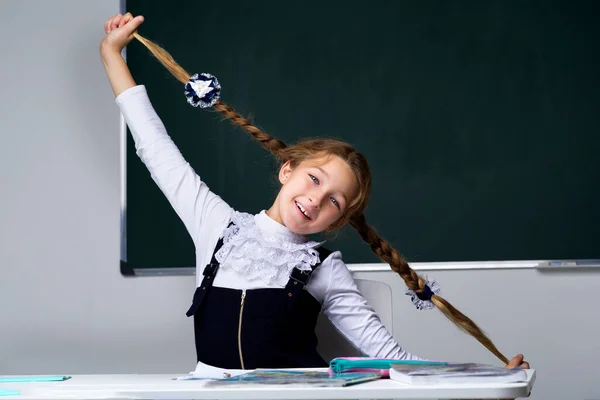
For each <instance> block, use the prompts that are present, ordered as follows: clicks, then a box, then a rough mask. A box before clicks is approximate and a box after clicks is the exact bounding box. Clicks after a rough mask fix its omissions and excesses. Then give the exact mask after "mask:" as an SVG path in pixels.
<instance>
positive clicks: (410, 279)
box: [133, 32, 509, 364]
mask: <svg viewBox="0 0 600 400" xmlns="http://www.w3.org/2000/svg"><path fill="white" fill-rule="evenodd" d="M133 36H134V37H135V38H136V39H137V40H139V41H140V42H141V43H142V44H143V45H144V46H146V47H147V48H148V49H149V50H150V52H152V54H153V55H154V56H155V57H156V58H157V59H158V60H159V61H160V62H161V63H162V64H163V65H164V66H165V67H166V68H167V69H168V70H169V71H170V72H171V73H172V74H173V76H174V77H175V78H177V79H178V80H179V81H180V82H182V83H183V84H188V82H189V80H190V74H188V73H187V72H186V71H185V70H184V69H183V68H181V67H180V66H179V65H178V64H177V63H176V62H175V60H173V58H172V57H171V55H170V54H169V53H168V52H166V51H165V50H163V49H162V48H161V47H159V46H158V45H156V44H154V43H152V42H151V41H150V40H148V39H146V38H144V37H142V36H140V35H139V34H138V33H137V32H136V33H134V34H133ZM212 104H213V107H214V108H215V109H216V110H217V111H219V112H221V113H222V114H223V115H224V116H225V118H228V119H230V120H231V121H232V122H233V123H234V124H235V125H238V126H240V127H242V128H243V129H244V130H246V131H247V132H248V133H249V134H250V135H252V137H254V138H255V139H256V140H258V141H259V142H260V144H261V145H262V146H263V147H264V148H265V149H267V150H269V151H270V152H271V153H272V154H274V155H275V156H276V157H278V158H279V159H286V158H288V157H289V154H290V153H291V152H290V149H291V148H290V147H287V146H286V145H285V143H283V142H282V141H280V140H277V139H274V138H273V137H272V136H271V135H269V134H267V133H265V132H263V131H261V130H260V129H259V128H257V127H256V126H254V125H252V123H251V122H250V121H249V120H248V119H246V118H244V117H242V116H241V115H239V114H238V113H237V112H236V111H235V110H234V109H233V108H231V107H229V106H228V105H226V104H224V103H223V102H221V101H220V100H216V101H213V103H212ZM323 142H326V141H325V140H324V141H311V142H307V143H309V144H310V146H313V147H315V146H316V147H318V146H320V145H322V144H323ZM304 145H306V143H305V144H304ZM295 146H297V145H295ZM295 146H292V147H294V149H295V148H296V147H295ZM342 147H343V150H340V152H341V154H346V155H353V156H354V157H355V159H356V158H357V157H356V156H357V155H358V154H360V153H358V152H356V151H355V150H354V148H352V147H351V146H350V145H348V144H343V146H342ZM313 150H314V149H313ZM315 151H316V150H315ZM360 157H362V156H360ZM366 181H367V183H365V186H366V187H368V189H370V178H369V179H367V180H366ZM367 192H368V190H367ZM366 196H368V193H367V194H366ZM363 209H364V206H359V207H358V208H356V209H353V208H351V207H349V208H348V209H347V211H348V215H346V216H345V217H342V219H343V220H346V219H347V218H348V217H349V219H350V224H351V225H352V226H353V227H354V228H355V229H356V230H357V231H358V233H359V234H360V236H361V238H362V239H363V240H364V241H365V242H367V243H368V244H369V245H370V246H371V249H372V250H373V252H375V254H377V255H378V256H379V257H380V258H381V259H382V260H383V261H385V262H386V263H388V264H389V265H390V267H391V268H392V270H393V271H394V272H396V273H398V274H399V275H400V276H401V277H402V279H403V280H404V282H405V283H406V286H407V287H408V288H409V289H410V290H412V291H414V292H415V293H417V294H419V295H423V294H424V293H426V297H427V299H428V300H430V301H431V302H432V303H433V304H434V305H435V306H436V307H437V308H438V309H439V310H440V311H441V312H442V313H443V314H444V315H445V316H446V317H448V319H450V320H451V321H452V322H453V323H454V324H456V326H458V327H459V328H460V329H462V330H464V331H466V332H467V333H469V334H470V335H471V336H473V337H475V339H477V340H478V341H479V342H480V343H481V344H483V345H484V346H485V347H486V348H487V349H488V350H489V351H491V352H492V353H493V354H494V355H495V356H496V357H498V358H499V359H500V360H502V361H503V362H504V363H506V364H508V363H509V361H508V359H507V358H506V357H504V355H502V353H500V351H498V349H497V348H496V346H494V344H493V343H492V341H491V340H490V339H488V337H487V336H486V335H485V334H484V333H483V332H482V331H481V329H479V327H478V326H477V325H476V324H475V323H474V322H473V321H471V320H470V319H469V318H468V317H467V316H465V315H464V314H462V313H461V312H460V311H458V310H457V309H456V308H454V307H453V306H452V305H451V304H450V303H448V301H446V300H445V299H444V298H442V297H440V296H438V295H436V294H433V293H432V292H431V290H430V288H429V287H428V286H427V285H426V283H425V281H424V280H423V278H421V277H420V276H419V275H417V273H416V272H415V271H414V270H413V269H412V268H410V266H409V265H408V263H407V262H406V261H405V260H404V259H403V258H402V256H401V255H400V253H399V252H398V251H397V250H395V249H394V248H393V247H392V246H390V244H389V243H388V242H387V241H385V240H384V239H382V238H380V237H379V235H377V233H376V232H375V229H373V228H372V227H370V226H369V225H368V224H367V221H366V218H365V216H364V214H363V213H362V210H363Z"/></svg>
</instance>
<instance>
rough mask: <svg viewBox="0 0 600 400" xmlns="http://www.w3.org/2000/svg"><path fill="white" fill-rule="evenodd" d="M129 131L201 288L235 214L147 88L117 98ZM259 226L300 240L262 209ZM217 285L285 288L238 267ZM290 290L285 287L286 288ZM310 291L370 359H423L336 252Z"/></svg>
mask: <svg viewBox="0 0 600 400" xmlns="http://www.w3.org/2000/svg"><path fill="white" fill-rule="evenodd" d="M116 103H117V105H118V106H119V108H120V110H121V113H122V115H123V116H124V118H125V120H126V122H127V125H128V126H129V128H130V130H131V133H132V136H133V140H134V143H135V148H136V152H137V155H138V156H139V157H140V159H141V160H142V162H143V163H144V164H145V166H146V168H147V169H148V171H149V172H150V174H151V176H152V178H153V180H154V181H155V182H156V184H157V185H158V187H159V188H160V190H161V191H162V192H163V193H164V195H165V196H166V198H167V199H168V201H169V202H170V204H171V206H172V207H173V209H174V210H175V212H176V213H177V215H178V216H179V218H180V219H181V220H182V222H183V224H184V225H185V227H186V229H187V231H188V232H189V234H190V236H191V238H192V240H193V242H194V245H195V250H196V284H197V285H198V284H199V283H200V282H201V279H202V272H203V270H204V266H206V265H207V264H209V263H210V260H211V257H212V254H213V251H214V249H215V246H216V244H217V241H218V239H219V238H220V237H221V236H222V234H223V231H224V229H225V228H226V227H227V225H228V224H229V222H230V221H231V219H232V217H233V215H234V213H235V210H234V209H232V208H231V207H230V206H229V205H228V204H227V202H225V201H224V200H223V199H221V197H219V196H218V195H217V194H215V193H213V192H212V191H211V190H210V189H209V187H208V186H207V185H206V183H204V182H203V181H202V180H201V179H200V176H199V175H198V174H197V173H196V172H195V171H194V169H193V168H192V167H191V166H190V164H189V163H188V162H187V161H186V160H185V159H184V158H183V156H182V155H181V152H180V151H179V149H178V148H177V146H176V145H175V144H174V143H173V141H172V140H171V138H170V137H169V135H168V133H167V130H166V129H165V126H164V124H163V122H162V120H161V119H160V118H159V116H158V115H157V114H156V112H155V110H154V108H153V106H152V104H151V102H150V99H149V98H148V95H147V92H146V88H145V86H143V85H138V86H135V87H133V88H130V89H128V90H126V91H124V92H123V93H121V94H120V95H119V96H118V97H117V98H116ZM254 222H255V223H256V226H258V228H260V230H261V231H262V232H264V233H265V234H269V235H273V234H274V235H278V236H279V237H282V238H284V239H285V238H289V239H290V240H296V241H297V240H298V235H297V234H295V233H293V232H291V231H289V230H288V228H287V227H285V226H283V225H281V224H279V223H278V222H276V221H274V220H273V219H271V218H270V217H269V216H268V215H267V214H266V213H265V211H264V210H263V211H262V212H261V213H259V214H257V215H255V217H254ZM213 285H214V286H218V287H226V288H233V289H256V288H281V287H282V286H281V283H278V282H273V283H265V281H264V280H261V279H258V278H255V279H248V278H247V277H245V276H244V275H243V274H242V273H240V272H238V271H236V270H234V269H233V268H220V269H219V273H218V274H217V275H216V277H215V281H214V283H213ZM283 286H285V284H283ZM305 289H306V290H307V291H308V292H309V293H310V294H311V295H312V296H313V297H314V298H315V299H316V300H317V301H319V302H320V303H321V306H322V312H323V313H324V314H325V315H326V316H327V317H328V318H329V320H330V321H331V322H332V324H333V325H334V326H335V327H336V328H337V329H338V330H339V331H340V332H341V333H342V334H343V335H344V336H345V337H346V338H347V339H348V340H349V341H350V342H351V343H352V344H354V346H356V347H357V348H358V349H360V350H361V351H362V352H363V353H365V354H366V355H368V356H371V357H385V358H393V359H420V358H419V357H417V356H414V355H412V354H410V353H408V352H406V351H405V350H404V349H403V348H402V347H401V346H400V345H399V344H398V343H397V342H396V340H395V339H394V338H393V337H392V336H391V334H390V333H389V332H388V330H387V329H386V328H385V327H384V326H383V324H382V323H381V321H380V318H379V317H378V315H377V314H376V313H375V311H374V310H373V308H372V307H370V306H369V305H368V304H367V302H366V300H365V298H364V297H363V296H362V294H361V293H360V291H359V290H358V287H357V286H356V283H355V281H354V279H353V278H352V276H351V273H350V271H349V270H348V267H347V266H346V265H345V264H344V262H343V261H342V257H341V253H340V252H339V251H334V252H333V253H332V254H331V255H330V256H329V257H327V258H326V259H325V260H321V265H320V266H319V267H318V268H317V269H316V270H315V272H314V273H313V274H312V276H311V278H310V280H309V282H308V284H307V285H306V287H305Z"/></svg>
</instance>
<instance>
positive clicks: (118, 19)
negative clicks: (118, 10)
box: [110, 14, 123, 31]
mask: <svg viewBox="0 0 600 400" xmlns="http://www.w3.org/2000/svg"><path fill="white" fill-rule="evenodd" d="M121 19H123V16H122V15H121V14H117V15H115V17H114V18H113V20H112V21H111V24H110V30H111V31H112V30H113V29H117V28H118V27H119V23H120V22H121Z"/></svg>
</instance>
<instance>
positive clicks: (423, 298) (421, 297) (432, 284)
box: [406, 276, 440, 310]
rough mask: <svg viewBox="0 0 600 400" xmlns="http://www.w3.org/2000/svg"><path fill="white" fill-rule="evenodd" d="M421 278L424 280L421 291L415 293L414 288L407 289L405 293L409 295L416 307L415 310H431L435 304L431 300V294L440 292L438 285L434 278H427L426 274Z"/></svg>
mask: <svg viewBox="0 0 600 400" xmlns="http://www.w3.org/2000/svg"><path fill="white" fill-rule="evenodd" d="M423 280H424V281H425V289H423V292H421V293H416V292H415V291H414V290H411V289H407V290H406V294H407V295H409V296H410V300H411V301H412V302H413V304H414V305H415V307H417V310H431V309H433V308H435V304H433V302H432V301H431V296H433V295H434V294H439V293H440V285H438V283H437V282H436V281H434V280H429V279H427V276H425V277H424V278H423Z"/></svg>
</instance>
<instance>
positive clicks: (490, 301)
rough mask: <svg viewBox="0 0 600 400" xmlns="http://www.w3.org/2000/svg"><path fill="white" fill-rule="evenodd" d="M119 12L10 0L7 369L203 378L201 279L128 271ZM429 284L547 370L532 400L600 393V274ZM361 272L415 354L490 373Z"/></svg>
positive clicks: (64, 0)
mask: <svg viewBox="0 0 600 400" xmlns="http://www.w3.org/2000/svg"><path fill="white" fill-rule="evenodd" d="M118 9H119V0H102V1H99V0H96V1H81V0H55V1H44V0H37V1H36V0H2V2H0V48H2V50H3V55H2V62H1V63H0V77H1V78H0V79H1V82H2V83H1V86H0V87H1V93H2V96H0V182H1V183H2V195H1V197H0V205H1V207H0V268H1V275H0V317H1V320H0V374H38V373H40V374H41V373H69V374H78V373H161V372H163V373H185V372H187V371H189V370H191V369H193V367H194V359H195V356H194V347H193V335H192V325H191V322H192V321H191V320H190V319H188V318H186V317H185V314H184V313H185V311H186V309H187V306H188V303H189V300H190V298H191V295H192V292H193V289H194V278H193V277H191V276H188V277H160V278H158V277H145V278H130V279H126V278H124V277H122V276H121V275H120V274H119V265H118V262H119V245H120V243H119V241H120V237H119V201H120V200H119V199H120V181H119V178H120V170H119V154H120V148H119V144H120V143H119V114H118V109H117V107H116V105H115V104H114V99H113V95H112V93H111V91H110V88H109V85H108V83H107V80H106V77H105V75H104V71H103V68H102V65H101V62H100V59H99V56H98V44H99V42H100V40H101V37H102V35H103V29H102V28H103V22H104V20H105V19H106V18H107V17H108V16H110V15H112V14H114V13H116V12H117V11H118ZM149 62H150V61H149ZM365 251H367V249H365ZM429 275H432V276H434V277H435V278H437V279H438V280H439V281H440V282H441V284H442V287H443V290H444V295H445V296H446V297H447V298H448V299H449V300H450V301H451V302H452V303H453V304H454V305H455V306H457V307H458V308H459V309H460V310H462V311H463V312H465V313H466V314H467V315H469V316H470V317H472V318H473V319H474V320H475V321H477V322H478V323H479V324H480V325H481V326H482V327H483V328H484V329H485V330H486V331H487V332H488V333H489V334H490V336H491V337H492V338H493V339H494V340H495V342H496V343H497V345H498V346H499V348H500V349H501V351H503V352H505V353H506V354H507V355H509V356H512V355H514V354H516V353H518V352H523V353H524V354H525V355H526V356H527V358H528V359H529V360H530V361H531V363H532V365H533V366H534V367H535V368H536V369H537V370H538V374H539V375H538V380H537V384H536V389H535V390H534V393H533V394H532V397H531V398H533V399H576V398H579V399H583V398H600V389H598V387H597V386H596V385H595V383H596V382H595V381H594V378H595V377H597V376H598V367H597V363H596V360H597V358H598V356H599V355H600V350H599V346H598V344H597V342H596V340H595V338H596V337H599V336H600V326H599V325H600V324H599V322H598V319H599V318H598V311H597V309H596V308H595V307H594V294H595V293H597V292H598V291H599V289H600V274H599V273H598V272H597V270H589V271H584V270H580V271H568V270H567V271H556V272H542V271H538V270H535V269H523V270H503V269H495V270H476V271H430V272H429ZM357 276H358V277H360V278H364V279H370V280H373V281H379V282H386V283H387V284H388V285H389V286H390V288H391V293H392V295H391V297H390V298H389V300H386V301H388V305H389V306H390V307H392V306H393V309H394V313H393V315H391V316H390V317H389V318H387V317H386V318H385V319H384V320H385V321H386V322H387V323H388V324H390V325H391V326H390V329H393V332H394V335H395V336H396V337H397V338H398V339H399V340H400V342H401V343H403V344H404V345H405V347H406V348H407V349H408V350H409V351H412V352H414V353H416V354H419V355H421V356H424V357H428V358H441V359H453V360H474V361H481V362H490V363H496V361H495V360H494V358H493V357H492V356H490V355H488V354H487V353H486V351H485V350H484V349H483V348H482V347H481V346H480V345H479V344H478V343H476V342H475V341H474V340H473V339H471V338H470V337H468V336H467V335H465V334H463V333H461V332H459V331H458V330H457V329H455V328H454V327H453V326H452V324H451V323H450V322H448V321H446V320H445V319H444V317H443V316H441V315H440V314H439V313H438V312H435V311H434V312H420V313H419V312H417V311H416V310H414V309H412V308H411V306H410V304H408V301H407V298H406V296H404V295H403V287H402V284H401V282H400V281H399V278H398V277H396V276H394V275H393V274H390V273H386V272H359V273H357ZM367 286H368V285H367ZM375 293H377V291H375ZM378 308H380V309H382V310H383V309H385V308H389V307H385V305H384V306H382V305H378ZM323 340H324V342H327V341H328V340H331V339H330V338H324V339H323ZM461 346H462V347H463V348H459V347H461Z"/></svg>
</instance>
